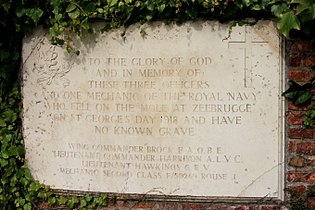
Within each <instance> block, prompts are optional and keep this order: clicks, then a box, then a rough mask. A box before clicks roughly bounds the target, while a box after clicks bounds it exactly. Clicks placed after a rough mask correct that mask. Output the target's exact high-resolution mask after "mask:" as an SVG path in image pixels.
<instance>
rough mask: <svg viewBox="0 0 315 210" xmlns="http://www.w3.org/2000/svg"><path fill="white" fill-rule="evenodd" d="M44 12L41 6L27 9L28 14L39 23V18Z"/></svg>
mask: <svg viewBox="0 0 315 210" xmlns="http://www.w3.org/2000/svg"><path fill="white" fill-rule="evenodd" d="M43 14H44V12H43V10H41V9H40V8H32V9H30V10H28V11H27V13H26V15H27V16H28V17H30V18H31V19H32V20H33V21H34V23H37V22H38V21H39V18H40V17H41V16H42V15H43Z"/></svg>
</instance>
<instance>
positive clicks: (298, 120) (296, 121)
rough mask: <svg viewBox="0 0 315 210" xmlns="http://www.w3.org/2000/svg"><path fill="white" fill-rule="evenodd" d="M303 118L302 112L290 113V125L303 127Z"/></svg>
mask: <svg viewBox="0 0 315 210" xmlns="http://www.w3.org/2000/svg"><path fill="white" fill-rule="evenodd" d="M303 116H304V115H303V113H302V112H289V114H288V123H289V124H290V125H301V124H302V123H303Z"/></svg>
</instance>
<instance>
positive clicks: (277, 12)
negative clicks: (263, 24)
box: [271, 3, 289, 17]
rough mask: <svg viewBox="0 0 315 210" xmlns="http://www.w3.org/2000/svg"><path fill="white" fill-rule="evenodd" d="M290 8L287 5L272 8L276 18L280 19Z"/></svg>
mask: <svg viewBox="0 0 315 210" xmlns="http://www.w3.org/2000/svg"><path fill="white" fill-rule="evenodd" d="M288 9H289V8H288V6H287V5H286V4H284V3H283V4H280V5H273V6H272V7H271V12H272V13H273V14H274V15H275V16H276V17H280V16H281V15H282V14H283V13H284V12H287V11H288Z"/></svg>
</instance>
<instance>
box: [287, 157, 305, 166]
mask: <svg viewBox="0 0 315 210" xmlns="http://www.w3.org/2000/svg"><path fill="white" fill-rule="evenodd" d="M289 165H290V166H293V167H303V166H305V159H304V158H303V157H301V156H293V157H292V158H291V159H290V161H289Z"/></svg>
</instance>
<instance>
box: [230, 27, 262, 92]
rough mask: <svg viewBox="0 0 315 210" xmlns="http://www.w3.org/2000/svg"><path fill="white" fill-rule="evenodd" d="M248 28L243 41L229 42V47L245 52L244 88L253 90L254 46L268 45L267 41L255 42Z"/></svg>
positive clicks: (245, 30)
mask: <svg viewBox="0 0 315 210" xmlns="http://www.w3.org/2000/svg"><path fill="white" fill-rule="evenodd" d="M247 27H248V26H245V27H244V28H245V29H244V33H243V34H244V40H243V41H229V42H228V45H229V46H228V47H229V48H232V49H243V50H244V87H245V88H251V87H252V86H253V72H252V58H251V57H252V53H253V51H254V50H255V45H254V44H267V43H268V42H267V41H265V40H253V37H252V34H251V30H247Z"/></svg>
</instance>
